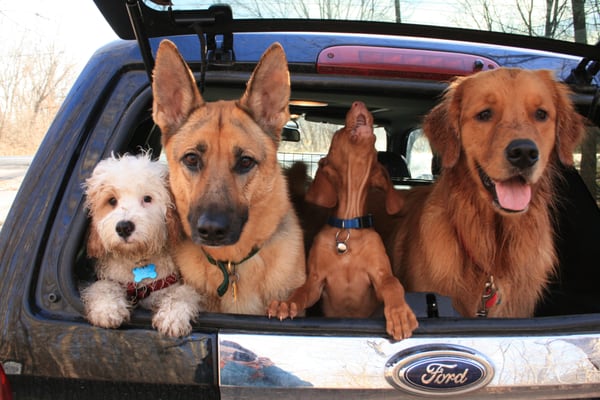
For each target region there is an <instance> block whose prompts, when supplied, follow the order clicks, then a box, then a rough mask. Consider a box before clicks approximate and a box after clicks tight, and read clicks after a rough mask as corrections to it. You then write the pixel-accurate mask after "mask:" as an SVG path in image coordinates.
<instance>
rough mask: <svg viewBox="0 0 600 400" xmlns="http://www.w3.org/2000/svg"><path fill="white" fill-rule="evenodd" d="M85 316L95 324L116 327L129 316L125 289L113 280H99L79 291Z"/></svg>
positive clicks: (127, 319) (129, 311)
mask: <svg viewBox="0 0 600 400" xmlns="http://www.w3.org/2000/svg"><path fill="white" fill-rule="evenodd" d="M81 300H82V301H83V304H84V306H85V317H86V318H87V320H88V321H89V322H90V323H91V324H92V325H95V326H100V327H102V328H118V327H119V326H121V324H123V323H124V322H127V321H129V318H130V316H131V310H130V304H129V302H128V301H127V297H126V291H125V289H123V287H121V285H119V284H118V283H115V282H113V281H109V280H99V281H96V282H94V283H93V284H91V285H90V286H88V287H87V288H85V289H83V290H82V291H81Z"/></svg>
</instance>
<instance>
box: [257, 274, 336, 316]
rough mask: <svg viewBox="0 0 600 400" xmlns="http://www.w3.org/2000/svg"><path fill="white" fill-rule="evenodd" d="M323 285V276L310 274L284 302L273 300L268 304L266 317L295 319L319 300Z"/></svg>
mask: <svg viewBox="0 0 600 400" xmlns="http://www.w3.org/2000/svg"><path fill="white" fill-rule="evenodd" d="M309 265H310V264H309ZM310 269H311V268H309V270H310ZM324 283H325V279H324V277H323V276H321V275H320V274H319V273H317V272H315V271H313V272H310V273H309V274H308V277H307V279H306V282H304V285H302V286H300V287H299V288H297V289H296V290H294V292H293V293H292V295H291V296H290V297H289V298H288V299H287V300H286V301H278V300H273V301H272V302H271V304H269V308H268V309H267V315H268V316H269V318H271V317H277V318H279V320H280V321H282V320H284V319H286V318H295V317H297V316H298V315H299V314H300V313H302V311H304V310H305V309H306V308H308V307H311V306H312V305H314V304H315V303H316V302H317V301H318V300H319V298H320V297H321V293H322V292H323V285H324Z"/></svg>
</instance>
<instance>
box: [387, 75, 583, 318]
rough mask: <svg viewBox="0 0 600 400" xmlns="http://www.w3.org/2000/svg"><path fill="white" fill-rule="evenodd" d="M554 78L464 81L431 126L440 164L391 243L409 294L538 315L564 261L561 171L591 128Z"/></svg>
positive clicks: (485, 310) (474, 311) (469, 311)
mask: <svg viewBox="0 0 600 400" xmlns="http://www.w3.org/2000/svg"><path fill="white" fill-rule="evenodd" d="M569 95H570V93H569V90H568V88H567V87H566V86H564V85H562V84H560V83H558V82H556V81H555V80H554V79H553V76H552V74H551V72H549V71H545V70H539V71H528V70H520V69H508V68H500V69H497V70H492V71H486V72H481V73H477V74H475V75H471V76H468V77H463V78H458V79H456V80H455V81H454V82H453V83H452V84H451V85H450V86H449V88H448V90H447V91H446V93H445V96H444V98H443V100H442V101H441V103H440V104H438V105H437V106H436V107H435V108H434V109H433V110H432V111H431V112H430V113H429V114H428V115H427V116H426V117H425V120H424V125H423V129H424V132H425V134H426V136H427V138H428V139H429V141H430V143H431V145H432V148H433V150H434V151H435V152H436V153H438V154H439V155H440V157H441V164H442V172H441V175H440V177H439V179H438V180H437V182H436V183H434V184H433V185H431V186H430V187H421V188H415V189H412V190H410V191H408V192H407V195H406V198H405V205H404V209H403V211H402V212H401V214H400V215H399V221H398V224H397V226H396V227H395V233H394V234H393V235H392V237H391V240H388V241H387V243H386V245H387V249H388V252H389V254H390V258H391V259H392V266H393V268H394V273H395V274H396V276H398V278H399V279H400V281H401V282H402V283H403V284H404V285H405V287H406V290H407V291H418V292H426V291H431V292H437V293H439V294H442V295H446V296H449V297H451V298H452V300H453V305H454V307H455V308H456V310H457V311H458V312H459V313H460V314H461V315H463V316H465V317H475V316H490V317H530V316H532V315H533V312H534V308H535V305H536V302H537V301H538V300H539V299H540V297H541V296H542V295H543V293H544V289H545V287H546V285H547V283H548V280H549V278H550V277H551V276H552V274H553V273H554V268H555V264H556V262H557V257H556V252H555V249H554V232H553V224H552V218H553V216H552V213H553V206H554V203H555V198H554V194H553V187H554V185H555V182H556V180H557V172H556V169H557V168H556V167H557V165H559V164H558V163H563V164H564V165H572V164H573V155H572V153H573V150H574V149H575V147H576V145H577V144H578V143H579V142H580V140H581V138H582V135H583V122H582V119H581V118H580V116H579V114H577V112H576V111H575V110H574V107H573V105H572V103H571V101H570V99H569Z"/></svg>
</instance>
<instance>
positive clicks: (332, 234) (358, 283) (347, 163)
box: [269, 101, 418, 340]
mask: <svg viewBox="0 0 600 400" xmlns="http://www.w3.org/2000/svg"><path fill="white" fill-rule="evenodd" d="M370 188H378V189H380V190H382V191H384V192H385V193H386V197H387V198H386V200H387V201H386V209H387V210H388V211H389V212H390V214H394V213H396V212H398V209H399V207H400V206H401V200H400V199H399V198H398V194H397V193H398V192H396V191H395V190H394V188H393V185H392V182H391V180H390V177H389V175H388V173H387V171H386V170H385V168H384V167H383V166H382V165H381V164H379V162H377V150H376V149H375V134H374V133H373V115H372V114H371V113H370V112H369V110H368V109H367V107H366V106H365V104H364V103H362V102H360V101H356V102H354V103H353V104H352V106H351V107H350V110H349V111H348V113H347V114H346V123H345V126H344V127H343V128H341V129H339V130H338V131H337V132H336V133H335V134H334V135H333V138H332V140H331V146H330V148H329V152H328V154H327V156H326V157H325V158H322V159H321V160H320V161H319V168H318V170H317V173H316V175H315V179H314V181H313V183H312V185H311V186H310V188H309V189H308V192H307V193H306V200H307V201H309V202H311V203H315V204H317V205H319V206H322V207H326V208H329V209H333V212H332V213H331V215H330V217H329V219H328V221H327V224H326V225H325V226H323V227H322V228H321V230H320V231H319V233H318V234H317V236H316V237H315V239H314V242H313V244H312V246H311V248H310V252H309V255H308V279H307V280H306V283H305V284H304V285H302V286H301V287H299V288H298V289H296V291H294V293H293V294H292V296H291V297H290V298H289V299H288V300H287V301H283V302H279V303H277V302H273V303H272V304H271V306H270V308H269V315H270V316H277V317H278V318H279V319H284V318H288V317H290V318H294V317H295V316H296V315H298V312H301V311H303V310H304V309H306V308H307V307H311V306H312V305H314V304H315V303H316V302H317V301H318V300H319V299H321V300H322V308H323V314H324V315H325V316H326V317H349V318H367V317H370V316H372V315H373V314H374V313H375V312H376V311H378V310H379V309H380V308H381V306H382V305H383V312H384V315H385V319H386V330H387V332H388V334H389V335H390V336H392V337H393V338H394V339H396V340H400V339H404V338H407V337H410V336H411V335H412V332H413V330H414V329H416V327H417V325H418V323H417V319H416V317H415V315H414V313H413V311H412V310H411V308H410V306H409V305H408V304H407V303H406V300H405V299H404V288H403V287H402V285H401V284H400V282H398V279H396V277H395V276H394V275H393V274H392V267H391V265H390V260H389V258H388V256H387V254H386V252H385V247H384V245H383V240H382V239H381V236H379V234H378V233H377V232H376V231H375V229H374V227H373V219H372V216H371V215H370V214H367V213H366V209H367V196H368V193H369V189H370Z"/></svg>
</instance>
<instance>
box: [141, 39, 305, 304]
mask: <svg viewBox="0 0 600 400" xmlns="http://www.w3.org/2000/svg"><path fill="white" fill-rule="evenodd" d="M153 74H154V82H153V87H152V89H153V92H154V104H153V118H154V121H155V122H156V124H157V125H158V126H159V127H160V129H161V131H162V144H163V147H164V148H165V151H166V157H167V161H168V165H169V171H170V185H171V190H172V192H173V195H174V198H175V205H176V207H177V211H178V213H179V216H180V219H181V222H182V226H183V230H184V232H185V234H186V235H185V236H186V238H185V239H184V240H183V242H182V243H180V244H179V245H178V246H177V248H176V251H175V255H174V256H175V260H176V263H177V264H178V265H179V266H180V268H181V273H182V276H183V279H184V281H185V282H187V283H188V284H190V285H192V286H194V287H195V288H196V289H197V290H198V291H199V292H200V293H201V294H202V295H203V296H206V297H207V300H208V301H207V304H208V305H207V311H210V312H225V313H237V314H262V315H264V314H265V313H266V311H267V307H268V306H269V304H270V302H271V301H281V300H285V299H287V298H288V296H289V295H290V294H291V293H292V291H293V290H294V289H295V288H297V287H299V286H300V285H302V284H303V283H304V281H305V279H306V269H305V268H306V267H305V254H304V243H303V237H302V230H301V228H300V223H299V220H298V218H297V216H296V214H295V212H294V210H293V208H292V205H291V202H290V200H289V195H288V191H287V184H286V180H285V178H284V175H283V173H282V171H281V168H280V166H279V164H278V162H277V148H278V145H279V142H280V140H281V132H282V128H283V125H284V124H285V123H286V121H287V120H288V118H289V110H288V103H289V97H290V90H291V89H290V77H289V71H288V68H287V60H286V57H285V53H284V51H283V48H282V47H281V45H279V44H278V43H274V44H273V45H271V47H269V48H268V49H267V50H266V52H265V53H264V54H263V56H262V58H261V60H260V61H259V63H258V65H257V66H256V68H255V70H254V72H253V74H252V76H251V78H250V80H249V81H248V83H247V88H246V91H245V93H244V94H243V95H242V97H241V98H240V99H239V100H235V101H234V100H229V101H226V100H220V101H215V102H206V101H204V99H203V98H202V96H201V94H200V92H199V90H198V88H197V86H196V83H195V80H194V77H193V74H192V72H191V70H190V69H189V68H188V66H187V65H186V63H185V61H184V60H183V58H182V57H181V55H180V54H179V52H178V50H177V48H176V46H175V45H174V44H173V43H172V42H170V41H168V40H164V41H163V42H162V43H161V44H160V46H159V49H158V53H157V56H156V63H155V68H154V72H153Z"/></svg>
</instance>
